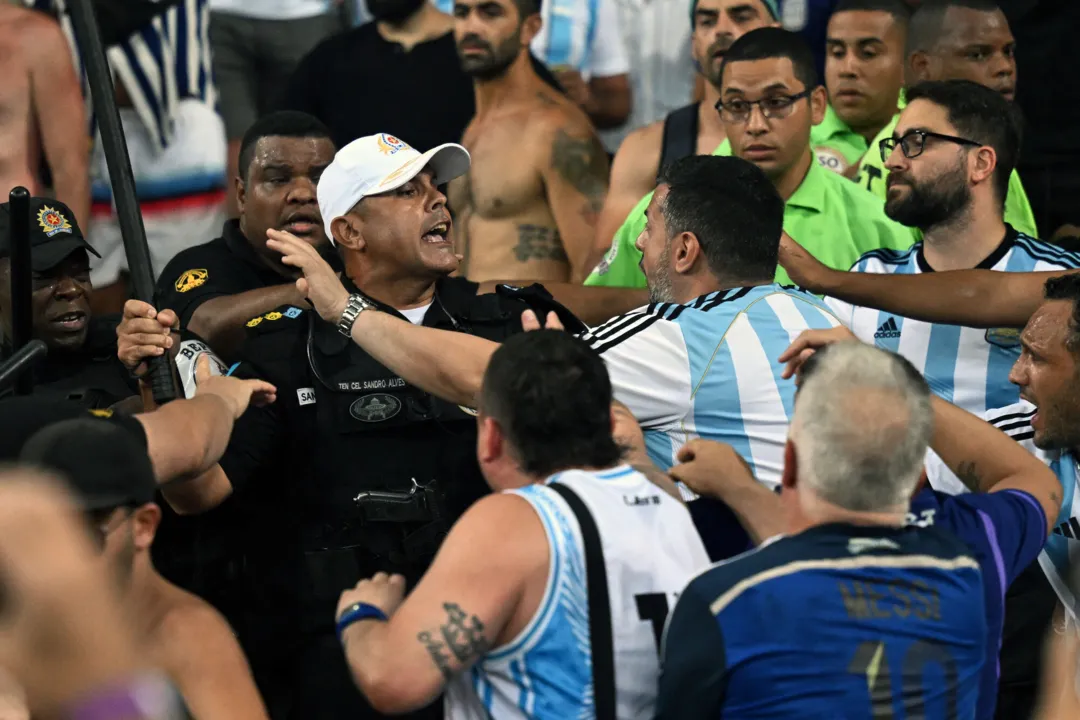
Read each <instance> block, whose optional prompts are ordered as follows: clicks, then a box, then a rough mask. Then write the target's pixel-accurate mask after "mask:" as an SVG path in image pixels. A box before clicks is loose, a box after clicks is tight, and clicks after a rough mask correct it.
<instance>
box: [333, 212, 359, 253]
mask: <svg viewBox="0 0 1080 720" xmlns="http://www.w3.org/2000/svg"><path fill="white" fill-rule="evenodd" d="M363 228H364V221H363V220H361V219H360V217H359V216H358V215H357V213H348V214H347V215H342V216H341V217H339V218H334V221H333V222H331V223H330V232H331V233H333V235H334V238H333V239H334V242H335V243H337V244H338V245H341V246H342V247H345V248H348V249H349V250H356V251H360V250H363V249H364V245H365V243H364V233H363Z"/></svg>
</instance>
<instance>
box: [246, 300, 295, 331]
mask: <svg viewBox="0 0 1080 720" xmlns="http://www.w3.org/2000/svg"><path fill="white" fill-rule="evenodd" d="M303 314H304V311H303V310H302V309H300V308H298V307H293V306H292V305H287V306H283V307H279V308H277V309H276V310H271V311H270V312H268V313H264V314H262V315H257V316H255V317H253V318H251V319H250V320H248V321H247V326H248V327H249V328H256V327H259V326H260V325H261V326H262V327H263V328H266V327H273V326H274V325H275V324H277V325H284V326H286V327H288V325H289V323H276V321H277V320H282V319H286V320H295V319H296V318H298V317H300V316H301V315H303Z"/></svg>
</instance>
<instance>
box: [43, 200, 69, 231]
mask: <svg viewBox="0 0 1080 720" xmlns="http://www.w3.org/2000/svg"><path fill="white" fill-rule="evenodd" d="M37 221H38V225H40V226H41V229H42V230H44V231H45V237H52V236H53V235H56V234H57V233H62V232H66V233H70V232H71V223H69V222H68V221H67V218H66V217H64V216H63V215H61V214H60V213H59V211H57V210H56V209H54V208H51V207H49V206H48V205H45V206H43V207H42V208H41V212H39V213H38V216H37Z"/></svg>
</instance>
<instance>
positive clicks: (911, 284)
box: [780, 234, 1068, 328]
mask: <svg viewBox="0 0 1080 720" xmlns="http://www.w3.org/2000/svg"><path fill="white" fill-rule="evenodd" d="M780 264H781V265H782V266H783V267H784V269H785V270H787V272H788V275H790V276H791V279H792V281H794V283H795V284H796V285H799V286H801V287H804V288H806V289H807V290H810V291H811V292H815V293H819V294H822V295H829V296H831V297H835V298H837V299H839V300H843V301H844V302H848V303H851V304H852V305H860V306H863V307H871V308H877V309H879V310H884V311H886V312H890V313H894V314H896V315H902V316H904V317H909V318H913V319H915V320H922V321H924V322H935V323H947V324H951V325H965V326H967V327H986V328H989V327H1023V326H1024V325H1025V324H1026V323H1027V321H1028V319H1029V318H1030V317H1031V315H1032V314H1033V313H1034V312H1035V310H1036V309H1037V308H1038V307H1039V304H1040V303H1041V302H1042V299H1043V285H1044V284H1045V283H1046V281H1047V280H1049V279H1050V278H1052V277H1059V276H1061V275H1066V274H1068V271H1065V272H1036V273H1019V272H1016V273H1013V272H995V271H993V270H949V271H945V272H935V273H920V274H918V275H901V274H895V275H882V274H878V273H857V272H842V271H839V270H833V269H831V268H828V267H826V266H825V265H822V264H821V263H820V262H818V260H816V259H815V258H814V257H813V256H812V255H811V254H810V253H809V252H807V251H806V250H805V249H804V248H803V247H802V246H800V245H799V244H798V243H796V242H795V241H794V240H792V239H791V238H790V237H789V236H788V235H787V234H785V235H784V237H783V240H782V241H781V243H780Z"/></svg>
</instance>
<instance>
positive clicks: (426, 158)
mask: <svg viewBox="0 0 1080 720" xmlns="http://www.w3.org/2000/svg"><path fill="white" fill-rule="evenodd" d="M468 169H469V155H468V153H467V151H466V150H465V149H464V148H462V147H461V146H459V145H453V144H448V145H442V146H439V147H437V148H435V149H433V150H430V151H428V152H426V153H420V152H418V151H417V150H414V149H413V148H411V147H410V146H409V145H407V144H406V143H404V142H402V141H401V140H399V139H398V138H396V137H393V136H391V135H386V134H381V135H374V136H369V137H364V138H360V139H359V140H356V141H354V142H352V143H350V144H349V145H348V146H346V147H345V148H343V149H342V150H341V151H339V152H338V154H337V156H336V158H335V159H334V161H333V163H331V165H330V166H329V167H328V168H327V169H326V170H325V172H324V173H323V175H322V178H321V180H320V181H319V186H318V199H319V206H320V210H321V212H322V217H323V221H324V223H325V226H326V231H327V235H328V236H329V237H330V238H332V240H333V242H334V243H335V245H336V246H337V249H338V251H339V253H340V255H341V258H342V260H343V263H344V267H345V273H344V276H343V278H342V281H343V282H344V284H345V286H346V288H347V289H348V290H349V292H350V293H352V295H351V297H350V304H349V307H348V308H347V309H346V312H345V313H344V317H343V318H342V319H341V321H340V322H338V323H337V324H336V325H335V324H333V323H330V322H327V321H324V320H321V319H320V318H319V317H318V315H317V314H316V313H315V312H313V311H311V310H309V309H306V308H304V307H297V306H291V305H290V306H283V307H280V308H277V309H276V310H273V311H271V312H268V313H265V314H263V315H260V316H257V317H255V318H252V319H251V320H250V321H249V322H248V323H247V326H248V327H247V331H248V338H247V342H246V345H245V348H244V350H243V351H242V354H241V355H242V357H243V358H244V360H243V361H242V362H241V363H240V365H239V366H238V367H237V368H236V370H235V374H238V375H241V376H245V377H259V378H262V379H265V380H268V381H270V382H272V383H274V384H276V385H277V387H278V401H277V402H276V403H275V404H274V405H273V406H269V407H266V408H259V409H256V410H253V411H252V412H249V413H248V414H247V415H245V416H244V417H243V418H241V419H240V421H239V422H238V423H237V425H236V428H235V430H234V433H233V436H232V439H231V441H230V445H229V449H228V451H227V452H226V454H225V456H224V457H223V458H222V459H221V462H220V465H221V468H222V470H223V471H224V472H223V474H222V478H221V482H222V483H225V484H226V485H227V486H226V487H216V488H214V487H207V488H206V500H207V502H206V505H207V508H209V507H211V506H212V505H213V504H214V503H215V502H220V499H221V498H222V497H225V496H227V495H230V494H231V495H232V498H233V501H234V502H235V503H236V504H237V506H238V508H239V509H240V511H241V515H242V516H243V517H244V522H245V523H246V524H247V525H250V527H245V528H244V532H243V534H244V536H245V537H246V538H248V540H247V543H246V549H245V557H244V567H245V570H244V572H245V576H246V577H247V579H248V581H249V582H248V597H249V598H250V603H251V606H250V608H249V609H248V612H247V615H248V622H245V623H244V625H245V628H244V629H242V630H241V639H242V641H243V643H244V645H245V650H246V651H247V654H248V656H249V657H250V658H251V660H252V666H253V670H254V672H255V674H256V679H257V681H258V682H259V684H260V689H261V690H262V692H263V694H264V697H265V698H266V700H267V703H268V705H269V706H270V712H271V715H272V716H273V717H274V718H275V719H277V718H301V717H302V718H305V719H311V720H319V719H320V718H334V719H336V718H341V717H351V718H366V717H381V716H380V715H378V714H376V713H375V712H374V711H373V710H371V709H370V708H369V707H368V706H367V705H366V703H365V702H364V700H363V698H362V697H361V695H360V694H359V693H358V692H357V691H356V689H355V687H354V686H353V684H352V680H351V678H350V676H349V674H348V671H347V669H346V666H345V663H344V660H343V656H342V653H341V649H340V646H339V645H338V642H337V639H336V638H335V636H334V627H333V620H334V607H335V603H336V600H337V597H338V595H339V594H340V592H341V591H342V590H343V589H344V588H346V587H351V586H352V585H354V584H355V583H356V581H357V580H358V579H359V578H362V577H369V576H370V575H372V574H373V573H375V572H379V571H386V572H393V573H400V574H403V575H405V577H406V578H407V579H408V580H409V581H410V583H412V582H415V581H416V580H418V579H419V577H420V576H421V575H422V574H423V572H424V570H425V569H426V567H427V565H428V564H429V563H430V561H431V559H432V558H433V557H434V554H435V552H436V550H437V549H438V547H439V544H440V543H441V541H442V538H443V537H444V536H445V534H446V532H447V531H448V530H449V528H450V526H451V525H452V523H453V521H454V520H455V519H456V518H457V516H458V515H460V513H461V512H462V511H463V510H464V509H465V508H466V507H467V506H468V505H469V504H470V503H471V502H472V501H474V500H475V499H477V498H478V497H479V496H480V495H482V494H483V493H485V492H486V485H485V484H484V481H483V478H482V476H481V474H480V471H479V468H478V467H477V464H476V459H475V442H476V428H475V420H474V416H475V412H474V411H473V410H472V409H471V408H467V407H461V406H457V405H454V404H451V403H448V402H445V401H442V400H439V399H437V398H435V397H433V396H431V395H429V394H427V393H425V392H423V391H422V390H420V389H419V388H416V387H413V386H411V385H409V384H407V383H406V382H405V381H404V380H403V379H401V378H400V377H398V376H397V375H396V374H395V373H393V372H391V371H389V370H387V369H386V368H384V367H383V366H382V365H380V364H379V363H378V362H376V361H375V360H374V359H372V358H371V357H370V356H369V355H368V354H367V353H366V352H365V351H363V350H362V349H360V348H359V347H358V346H357V345H356V344H355V343H354V342H352V340H351V338H350V336H349V331H350V329H351V322H350V318H352V319H355V318H356V316H357V315H358V314H359V312H360V311H361V310H362V309H363V308H364V307H375V308H378V309H379V310H381V311H383V312H386V313H391V314H395V315H398V316H399V317H402V318H403V319H407V320H409V321H411V322H413V323H416V324H423V325H426V326H429V327H434V328H441V329H445V330H451V331H457V332H464V333H468V334H471V335H477V336H480V337H484V338H487V339H490V340H493V341H496V342H498V341H501V340H503V339H505V338H506V337H508V336H510V335H511V334H513V333H516V332H520V331H521V315H522V313H523V312H524V311H525V310H529V309H531V310H534V311H536V312H537V314H540V315H541V316H546V315H547V313H548V312H549V311H552V310H554V311H556V312H558V313H559V314H560V316H561V318H562V320H563V322H564V324H566V325H567V326H568V327H570V328H574V327H575V326H577V325H580V323H578V322H577V320H576V318H574V317H573V316H572V315H571V314H569V313H568V312H566V311H565V310H564V309H563V308H561V306H559V305H558V304H557V303H555V302H554V301H553V300H552V299H551V298H550V296H549V295H548V294H547V293H546V292H545V291H544V290H543V289H542V288H540V287H539V286H533V287H530V288H524V289H521V288H508V287H501V288H499V291H498V292H496V293H494V294H485V295H478V294H477V285H476V284H475V283H471V282H468V281H467V280H465V279H463V278H457V277H450V275H451V273H453V272H454V271H455V270H456V269H457V267H458V262H459V260H460V257H459V256H457V255H456V254H455V253H454V245H453V240H452V237H451V227H452V221H451V218H450V213H449V211H448V210H447V208H446V196H445V195H444V194H443V193H442V191H441V190H440V189H439V188H440V186H443V185H444V184H445V183H447V182H448V181H449V180H452V179H453V178H455V177H458V176H460V175H463V174H464V173H465V172H467V171H468ZM301 282H303V281H301ZM162 316H164V318H165V319H163V320H162V324H159V323H158V322H157V321H156V320H151V319H143V320H141V321H140V322H139V323H131V324H129V325H128V327H127V329H128V330H129V332H127V333H124V334H121V336H120V343H119V354H120V357H121V359H122V360H124V361H125V364H127V365H128V366H129V367H131V366H134V365H135V364H137V363H138V362H139V361H140V360H141V359H142V358H144V357H149V356H152V355H154V354H157V353H158V350H157V348H159V347H161V348H164V347H165V346H166V337H167V334H166V329H165V328H164V327H163V324H164V323H166V322H172V321H173V319H174V317H175V316H174V315H173V313H169V312H165V311H164V310H163V311H162V312H161V313H159V315H158V317H162ZM294 627H298V628H299V629H300V632H299V633H298V634H297V635H296V636H295V637H288V635H289V628H294ZM245 629H246V630H247V632H246V633H245V632H244V630H245ZM424 712H425V711H421V713H418V714H416V715H413V716H412V717H427V716H429V715H430V717H433V718H434V717H441V711H440V708H439V706H438V705H437V704H436V706H435V707H433V708H429V709H428V711H426V712H427V713H428V714H429V715H425V714H424Z"/></svg>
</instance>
